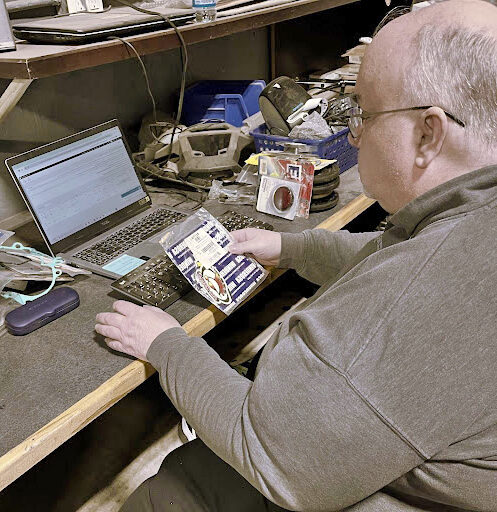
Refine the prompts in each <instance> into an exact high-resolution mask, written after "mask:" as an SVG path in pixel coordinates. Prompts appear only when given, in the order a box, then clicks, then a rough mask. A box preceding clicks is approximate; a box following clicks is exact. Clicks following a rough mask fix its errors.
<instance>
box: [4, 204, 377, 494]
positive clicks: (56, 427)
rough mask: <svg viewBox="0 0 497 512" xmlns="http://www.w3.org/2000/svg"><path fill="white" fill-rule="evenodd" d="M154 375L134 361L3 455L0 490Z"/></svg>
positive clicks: (358, 209)
mask: <svg viewBox="0 0 497 512" xmlns="http://www.w3.org/2000/svg"><path fill="white" fill-rule="evenodd" d="M373 203H374V201H372V200H371V199H368V198H367V197H365V196H364V195H363V194H362V195H360V196H358V197H357V198H355V199H353V200H352V201H351V202H350V203H348V204H347V205H346V206H345V207H343V208H342V209H340V210H339V211H338V212H337V213H335V214H334V215H332V216H331V217H330V218H329V219H327V220H325V221H324V222H322V223H321V224H319V225H318V226H317V227H318V228H323V229H328V230H330V231H337V230H339V229H341V228H343V227H344V226H345V225H346V224H347V223H348V222H350V221H351V220H353V219H354V218H355V217H357V216H358V215H359V214H361V213H362V212H364V211H365V210H366V209H367V208H368V207H369V206H371V205H372V204H373ZM284 272H285V270H282V269H272V270H271V273H270V276H269V277H268V279H267V280H266V281H265V282H264V283H263V285H261V286H260V287H259V288H258V289H257V290H256V291H254V293H253V294H252V295H255V294H256V293H259V292H260V291H261V290H262V289H264V287H266V286H268V285H269V284H270V283H271V282H273V281H274V280H275V279H277V278H278V277H279V276H280V275H282V274H283V273H284ZM224 318H226V316H225V315H224V314H223V313H221V312H220V311H219V310H218V309H217V308H215V307H214V306H210V307H209V308H207V309H205V310H204V311H202V312H201V313H200V314H198V315H197V316H195V317H194V318H192V319H191V320H189V321H188V322H186V323H185V324H184V325H183V327H184V329H185V330H186V332H187V333H188V334H189V335H190V336H202V335H204V334H205V333H206V332H208V331H209V330H211V329H212V328H213V327H215V326H216V325H217V324H219V323H220V322H221V321H222V320H223V319H224ZM154 372H155V370H154V368H153V367H152V366H151V365H150V364H148V363H144V362H142V361H134V362H132V363H131V364H129V365H128V366H127V367H126V368H124V369H123V370H121V371H120V372H118V373H117V374H116V375H114V376H113V377H111V378H110V379H108V380H107V381H106V382H105V383H104V384H102V385H101V386H100V387H98V388H97V389H96V390H95V391H93V392H91V393H89V394H88V395H86V396H85V397H84V398H83V399H81V400H80V401H79V402H77V403H76V404H74V405H73V406H71V407H70V408H69V409H67V410H66V411H65V412H64V413H62V414H61V415H59V416H57V417H56V418H55V419H54V420H52V421H51V422H50V423H48V424H47V425H45V426H44V427H43V428H41V429H40V430H38V431H37V432H35V433H34V434H33V435H32V436H30V437H29V438H28V439H26V440H25V441H23V442H22V443H20V444H19V445H17V446H16V447H15V448H13V449H12V450H10V451H9V452H7V453H6V454H5V455H3V456H2V457H1V458H0V491H1V490H2V489H4V488H5V487H7V486H8V485H9V484H10V483H12V482H13V481H14V480H16V479H17V478H19V477H20V476H21V475H22V474H23V473H25V472H26V471H27V470H28V469H30V468H31V467H33V466H34V465H35V464H37V463H38V462H39V461H40V460H42V459H43V458H44V457H46V456H47V455H48V454H49V453H51V452H52V451H54V450H55V449H56V448H58V447H59V446H60V445H61V444H62V443H64V442H65V441H67V440H68V439H69V438H71V437H72V436H73V435H74V434H76V433H77V432H78V431H79V430H81V429H82V428H84V427H85V426H86V425H88V423H90V422H91V421H93V420H94V419H95V418H97V417H98V416H99V415H100V414H102V413H103V412H105V411H106V410H107V409H108V408H109V407H111V406H112V405H113V404H115V403H116V402H118V401H119V400H120V399H121V398H123V397H124V396H126V395H127V394H128V393H129V392H130V391H132V390H133V389H135V388H136V387H137V386H139V385H140V384H141V383H143V382H144V381H145V380H146V379H148V378H149V377H150V376H151V375H152V374H153V373H154Z"/></svg>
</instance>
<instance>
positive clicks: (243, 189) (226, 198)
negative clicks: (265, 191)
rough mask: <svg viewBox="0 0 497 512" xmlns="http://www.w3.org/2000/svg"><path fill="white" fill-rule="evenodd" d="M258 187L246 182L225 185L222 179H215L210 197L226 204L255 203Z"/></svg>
mask: <svg viewBox="0 0 497 512" xmlns="http://www.w3.org/2000/svg"><path fill="white" fill-rule="evenodd" d="M256 193H257V187H256V186H254V185H246V184H244V183H232V184H229V185H223V182H222V181H221V180H214V181H213V182H212V185H211V189H210V191H209V199H217V200H218V201H219V202H220V203H224V204H248V205H253V204H255V200H256Z"/></svg>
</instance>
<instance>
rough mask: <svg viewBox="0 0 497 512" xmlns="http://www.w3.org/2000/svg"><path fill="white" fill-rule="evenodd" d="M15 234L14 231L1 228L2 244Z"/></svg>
mask: <svg viewBox="0 0 497 512" xmlns="http://www.w3.org/2000/svg"><path fill="white" fill-rule="evenodd" d="M13 234H14V232H13V231H6V230H5V229H0V245H2V244H3V243H4V242H5V240H8V239H9V238H10V237H11V236H12V235H13Z"/></svg>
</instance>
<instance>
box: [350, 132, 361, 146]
mask: <svg viewBox="0 0 497 512" xmlns="http://www.w3.org/2000/svg"><path fill="white" fill-rule="evenodd" d="M347 138H348V140H349V144H350V145H351V146H354V147H355V148H357V149H359V146H360V145H361V138H360V137H357V138H354V137H352V134H351V133H350V132H349V134H348V135H347Z"/></svg>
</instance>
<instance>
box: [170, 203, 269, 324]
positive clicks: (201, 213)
mask: <svg viewBox="0 0 497 512" xmlns="http://www.w3.org/2000/svg"><path fill="white" fill-rule="evenodd" d="M232 241H233V239H232V238H231V236H230V234H229V232H228V231H227V230H226V229H225V228H224V227H223V225H222V224H221V223H220V222H218V221H217V220H216V219H215V218H214V217H213V216H212V215H211V214H210V213H209V212H208V211H207V210H205V209H204V208H200V209H199V210H197V211H196V212H195V213H194V214H193V215H190V216H189V217H188V218H187V219H185V220H184V221H183V222H180V223H175V224H173V225H172V226H171V227H170V228H169V229H168V230H167V232H166V233H165V235H164V236H163V237H162V239H161V241H160V243H161V245H162V247H163V248H164V250H165V252H166V254H167V255H168V256H169V257H170V258H171V260H172V262H173V263H174V264H175V265H176V266H177V267H178V269H179V270H180V272H181V273H182V274H183V275H184V276H185V278H186V279H187V280H188V281H189V282H190V284H191V285H192V286H193V288H194V289H195V290H196V291H197V292H199V293H200V294H201V295H202V296H203V297H205V298H206V299H207V300H208V301H210V302H211V303H212V304H214V305H215V306H216V307H217V308H219V309H220V310H221V311H222V312H223V313H225V314H227V315H229V314H230V313H231V312H232V311H233V310H234V309H236V308H237V307H238V306H239V305H240V304H241V303H242V302H243V301H244V300H245V299H246V298H247V296H248V295H249V294H250V293H251V292H252V291H253V290H254V289H255V288H257V286H259V285H260V284H261V283H262V281H264V279H265V278H266V276H267V274H268V272H267V270H265V269H264V267H262V266H261V265H260V264H259V263H258V262H257V261H255V260H254V259H252V258H249V257H247V256H240V255H234V254H231V253H230V252H229V251H228V249H227V248H226V247H227V246H228V245H229V244H230V243H231V242H232Z"/></svg>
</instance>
